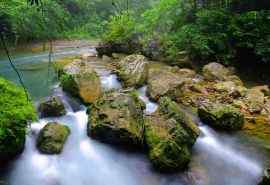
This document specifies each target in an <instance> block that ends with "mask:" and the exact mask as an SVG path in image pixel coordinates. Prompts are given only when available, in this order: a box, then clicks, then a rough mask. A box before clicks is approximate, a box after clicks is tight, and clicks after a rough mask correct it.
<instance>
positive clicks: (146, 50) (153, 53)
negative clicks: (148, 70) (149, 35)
mask: <svg viewBox="0 0 270 185" xmlns="http://www.w3.org/2000/svg"><path fill="white" fill-rule="evenodd" d="M142 53H143V54H144V55H145V56H147V57H148V58H150V59H152V60H158V61H161V60H163V59H164V51H163V49H162V47H161V43H160V41H159V39H152V40H150V41H148V42H147V43H146V45H145V46H144V47H143V49H142Z"/></svg>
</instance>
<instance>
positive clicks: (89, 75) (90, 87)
mask: <svg viewBox="0 0 270 185" xmlns="http://www.w3.org/2000/svg"><path fill="white" fill-rule="evenodd" d="M63 71H64V72H63V75H62V76H61V78H60V81H61V86H62V87H63V89H64V90H65V91H67V92H68V93H70V94H71V95H73V96H75V97H79V98H81V99H82V101H83V102H84V103H92V102H94V101H95V100H96V99H98V97H99V96H100V95H101V83H100V79H99V76H98V75H97V73H96V72H95V70H94V69H93V67H92V66H91V64H89V63H87V62H83V61H80V62H72V63H71V64H68V65H67V66H65V67H64V70H63Z"/></svg>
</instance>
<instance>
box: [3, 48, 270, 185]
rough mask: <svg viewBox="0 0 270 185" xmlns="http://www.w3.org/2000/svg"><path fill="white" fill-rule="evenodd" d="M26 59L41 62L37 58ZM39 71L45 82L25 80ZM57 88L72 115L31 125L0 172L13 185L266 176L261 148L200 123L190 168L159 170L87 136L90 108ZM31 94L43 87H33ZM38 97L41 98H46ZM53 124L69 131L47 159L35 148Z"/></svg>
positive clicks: (111, 79) (220, 184)
mask: <svg viewBox="0 0 270 185" xmlns="http://www.w3.org/2000/svg"><path fill="white" fill-rule="evenodd" d="M77 52H78V51H77ZM40 56H41V58H42V57H43V55H42V54H41V55H40ZM35 57H36V58H35ZM28 58H31V59H32V58H35V60H40V59H41V58H39V57H37V56H33V57H31V56H29V57H28ZM2 63H3V62H1V63H0V69H1V70H0V73H1V74H2V75H4V76H5V75H7V76H8V77H9V78H10V79H11V80H12V78H13V80H14V79H15V77H12V76H9V75H8V74H7V73H5V72H4V71H5V70H7V69H2V67H3V66H4V65H3V64H2ZM25 63H28V62H27V60H26V61H25ZM92 65H93V67H95V68H96V71H97V73H98V74H99V75H100V78H101V84H102V87H103V89H104V90H110V89H121V88H122V86H121V83H120V82H119V81H118V80H117V76H116V75H115V74H111V70H110V69H109V68H108V67H107V66H106V65H105V64H104V63H102V62H98V61H95V62H93V63H92ZM3 72H4V73H3ZM37 73H39V75H41V77H40V79H42V78H45V73H44V75H43V76H42V73H40V71H35V72H31V74H29V80H30V79H31V81H27V85H30V84H31V85H35V86H36V85H37V84H38V83H39V80H40V79H39V78H33V77H34V76H35V75H37ZM56 87H57V83H55V84H54V85H53V86H52V87H51V88H54V89H55V90H54V94H56V95H58V96H60V97H61V99H62V100H63V101H64V104H65V107H66V110H67V111H68V113H67V114H66V115H65V116H62V117H57V118H50V119H41V120H39V121H38V122H37V123H33V124H32V125H31V130H30V132H29V134H28V136H27V139H26V146H25V150H24V152H23V153H22V155H20V156H19V157H18V159H16V160H15V161H14V162H13V163H12V164H11V165H10V166H9V167H8V168H7V169H6V171H5V174H0V180H2V179H3V180H5V181H7V182H8V184H9V185H89V184H91V185H256V184H257V182H258V180H259V178H260V175H261V174H262V169H263V165H264V162H263V161H264V159H265V158H266V157H267V156H265V155H264V154H263V153H262V152H260V150H259V149H258V148H256V147H255V146H253V145H250V144H249V143H247V142H246V143H243V140H242V139H240V138H239V136H238V134H233V135H230V134H224V133H219V132H216V131H215V130H213V129H211V128H210V127H208V126H206V125H204V124H203V123H200V122H198V124H199V128H200V130H201V135H200V137H199V138H198V140H197V142H196V144H195V146H194V148H193V156H192V161H191V163H190V165H189V169H187V170H186V171H184V172H178V173H175V174H160V173H158V172H155V171H154V170H153V169H152V166H151V164H150V162H149V160H148V159H147V156H146V155H144V154H142V153H136V152H135V153H130V152H126V151H123V150H120V149H116V148H115V147H113V146H110V145H106V144H103V143H100V142H98V141H96V140H93V139H91V138H89V137H88V136H87V133H86V131H87V123H88V115H87V114H86V107H84V106H82V105H81V104H79V103H78V102H76V101H75V100H73V99H72V98H70V97H68V96H67V95H66V94H65V93H63V92H62V90H61V88H56ZM32 90H33V91H41V90H42V89H39V88H35V87H33V89H32ZM146 91H147V86H144V87H142V88H140V89H138V93H139V97H140V98H141V99H142V100H143V101H144V102H145V103H146V110H145V114H151V113H152V112H154V111H156V109H157V108H158V105H157V104H156V103H155V102H152V101H150V100H149V98H148V97H147V94H146ZM30 92H31V91H30ZM31 93H33V92H31ZM35 93H36V94H35ZM35 93H34V94H35V95H39V96H43V97H45V96H47V95H48V94H46V93H44V94H42V93H40V92H35ZM51 121H57V122H59V123H60V124H65V125H67V126H68V127H69V128H70V129H71V135H70V136H69V138H68V140H67V142H66V144H65V147H64V149H63V152H62V153H61V154H60V155H44V154H41V153H39V152H38V150H37V149H36V139H37V136H38V133H39V131H40V130H41V129H42V128H43V127H44V126H45V125H46V124H47V123H48V122H51Z"/></svg>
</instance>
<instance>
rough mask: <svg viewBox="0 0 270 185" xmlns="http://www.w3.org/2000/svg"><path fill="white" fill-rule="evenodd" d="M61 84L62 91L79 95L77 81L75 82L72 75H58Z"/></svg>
mask: <svg viewBox="0 0 270 185" xmlns="http://www.w3.org/2000/svg"><path fill="white" fill-rule="evenodd" d="M60 82H61V86H62V87H63V90H64V91H67V92H69V93H70V94H71V95H73V96H76V97H77V96H79V93H78V92H79V90H78V88H79V87H78V86H77V83H76V82H75V79H74V77H73V76H72V75H69V74H63V75H62V76H61V77H60Z"/></svg>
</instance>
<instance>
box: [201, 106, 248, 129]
mask: <svg viewBox="0 0 270 185" xmlns="http://www.w3.org/2000/svg"><path fill="white" fill-rule="evenodd" d="M198 114H199V117H200V118H201V120H202V121H203V122H204V123H206V124H209V125H210V126H213V127H216V128H218V129H222V130H230V131H234V130H239V129H241V128H242V127H243V125H244V115H243V114H242V113H241V112H240V111H239V110H238V109H236V108H234V107H233V106H231V105H223V104H214V105H207V106H202V107H200V108H199V109H198Z"/></svg>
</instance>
